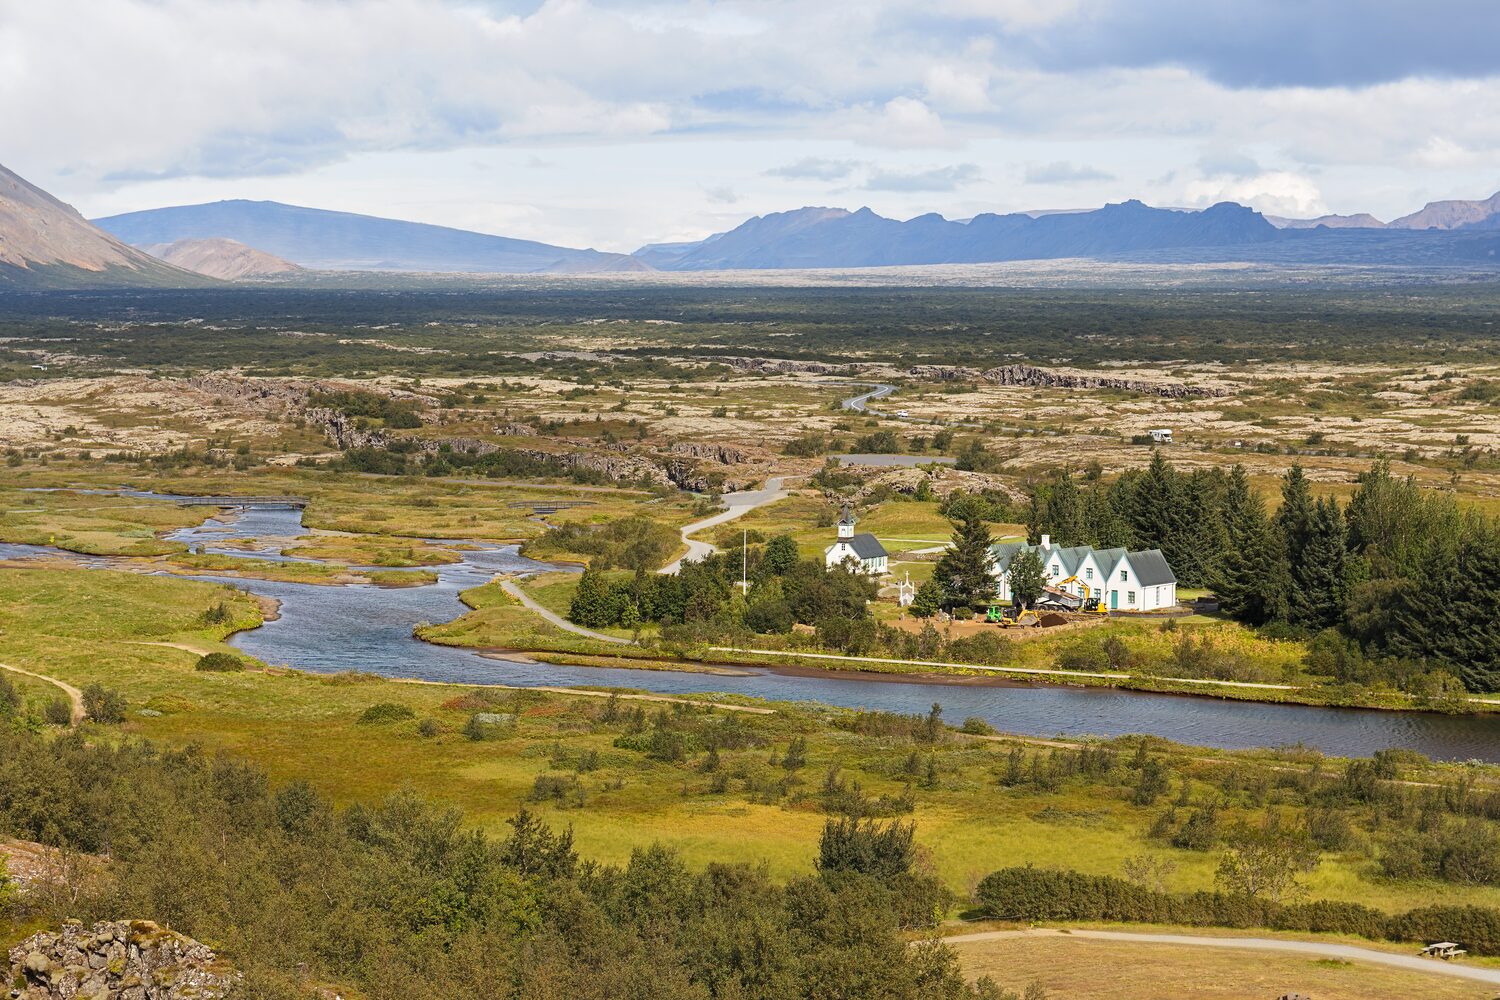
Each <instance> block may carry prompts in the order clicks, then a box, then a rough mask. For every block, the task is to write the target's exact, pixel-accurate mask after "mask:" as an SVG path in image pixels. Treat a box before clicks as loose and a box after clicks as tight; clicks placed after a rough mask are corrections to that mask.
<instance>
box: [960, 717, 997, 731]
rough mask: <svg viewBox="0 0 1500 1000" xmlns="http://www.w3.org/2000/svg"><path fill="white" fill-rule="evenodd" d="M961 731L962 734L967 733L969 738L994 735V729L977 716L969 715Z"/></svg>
mask: <svg viewBox="0 0 1500 1000" xmlns="http://www.w3.org/2000/svg"><path fill="white" fill-rule="evenodd" d="M961 729H962V731H963V732H966V733H968V734H969V735H970V736H993V735H995V727H994V726H992V725H990V724H989V723H988V722H985V721H984V720H983V719H981V718H980V717H979V716H977V715H971V716H969V717H968V718H967V719H965V720H964V724H963V726H962V727H961Z"/></svg>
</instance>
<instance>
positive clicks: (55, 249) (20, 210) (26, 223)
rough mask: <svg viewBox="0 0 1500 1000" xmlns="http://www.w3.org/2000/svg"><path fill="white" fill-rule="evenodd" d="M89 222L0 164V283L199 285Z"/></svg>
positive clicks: (44, 285)
mask: <svg viewBox="0 0 1500 1000" xmlns="http://www.w3.org/2000/svg"><path fill="white" fill-rule="evenodd" d="M205 281H206V279H205V278H203V277H202V276H200V275H197V274H194V273H192V272H189V271H186V270H183V269H181V268H178V267H174V266H172V265H171V264H168V263H165V262H163V261H160V260H157V259H156V258H154V257H152V256H150V255H149V254H146V253H144V252H142V251H140V250H137V249H136V248H134V247H131V246H127V245H126V244H125V243H124V242H122V241H120V240H119V239H116V238H115V237H114V236H111V235H110V234H109V233H106V232H104V231H103V230H101V229H99V228H98V227H97V226H94V225H93V224H91V223H90V222H89V221H88V220H86V219H85V218H84V217H83V216H82V215H80V214H79V212H78V210H77V209H75V208H73V206H71V205H69V204H67V203H66V202H64V201H62V200H61V199H59V198H57V197H55V196H54V195H52V194H49V193H48V192H46V191H43V190H42V189H41V188H39V187H37V186H36V185H35V184H32V183H31V182H30V181H28V180H26V179H25V178H24V177H21V176H20V175H19V174H17V173H15V172H14V171H12V170H10V169H8V168H6V167H4V166H0V287H13V288H71V287H94V286H109V285H148V286H165V285H185V286H192V285H201V284H204V283H205Z"/></svg>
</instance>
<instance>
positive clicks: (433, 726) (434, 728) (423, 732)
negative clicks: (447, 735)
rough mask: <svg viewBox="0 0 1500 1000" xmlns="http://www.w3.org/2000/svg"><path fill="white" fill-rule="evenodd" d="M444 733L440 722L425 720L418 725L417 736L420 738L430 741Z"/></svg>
mask: <svg viewBox="0 0 1500 1000" xmlns="http://www.w3.org/2000/svg"><path fill="white" fill-rule="evenodd" d="M442 731H443V727H442V726H440V725H438V721H437V720H436V719H423V720H422V721H421V722H419V723H417V734H418V735H420V736H425V737H427V738H428V739H431V738H432V737H434V736H436V735H437V734H438V733H440V732H442Z"/></svg>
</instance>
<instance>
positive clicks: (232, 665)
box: [193, 653, 245, 674]
mask: <svg viewBox="0 0 1500 1000" xmlns="http://www.w3.org/2000/svg"><path fill="white" fill-rule="evenodd" d="M193 669H195V670H203V671H206V672H208V673H213V674H232V673H237V672H238V671H241V670H244V669H245V661H244V660H242V659H240V658H239V657H238V656H235V655H233V654H232V653H208V654H206V655H204V656H202V657H199V659H198V664H197V666H196V667H194V668H193Z"/></svg>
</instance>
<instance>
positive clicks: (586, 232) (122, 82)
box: [0, 0, 1500, 250]
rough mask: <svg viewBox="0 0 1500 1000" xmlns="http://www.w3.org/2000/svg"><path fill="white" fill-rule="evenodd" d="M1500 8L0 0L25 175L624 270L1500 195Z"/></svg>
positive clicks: (935, 0)
mask: <svg viewBox="0 0 1500 1000" xmlns="http://www.w3.org/2000/svg"><path fill="white" fill-rule="evenodd" d="M1497 38H1500V3H1497V2H1495V0H1424V2H1421V3H1418V2H1416V0H1210V2H1205V0H859V2H845V0H660V2H651V0H640V2H632V0H514V2H507V0H0V163H4V164H5V165H6V166H8V167H10V168H11V169H13V170H15V171H17V172H18V173H21V174H22V175H23V176H26V177H28V178H29V179H31V180H33V181H35V182H36V183H38V184H40V185H42V186H43V187H46V188H47V189H49V190H51V191H52V192H54V193H55V194H57V195H58V196H59V197H62V198H64V199H65V200H67V201H69V202H71V203H73V204H74V205H76V206H77V207H78V208H79V209H80V210H81V211H83V212H84V213H85V214H86V215H90V216H99V215H105V214H112V213H115V212H124V211H132V210H136V209H143V208H154V207H159V206H163V205H173V204H187V203H193V202H201V201H213V200H217V199H221V198H256V199H261V198H264V199H274V200H278V201H285V202H291V203H294V204H303V205H312V206H316V207H320V208H335V209H341V210H346V211H355V212H366V213H370V214H376V215H385V216H392V217H397V218H404V219H416V220H420V221H426V222H437V223H442V224H446V225H453V226H460V227H463V228H468V229H477V230H482V231H485V232H493V233H500V234H503V235H511V236H522V237H526V238H531V239H540V240H545V241H547V242H551V243H560V244H565V245H571V246H595V247H598V248H601V249H609V250H630V249H634V248H635V247H637V246H639V245H640V244H642V243H645V242H655V241H663V240H677V239H695V238H699V237H702V236H704V235H707V234H708V233H710V232H714V231H716V230H720V229H725V228H729V227H731V226H733V225H736V224H737V223H739V222H740V221H742V220H743V219H744V218H746V217H747V216H750V215H755V214H761V213H765V212H770V211H779V210H784V209H788V208H795V207H798V206H801V205H838V206H844V207H848V208H856V207H859V206H861V205H868V206H870V207H871V208H873V209H875V210H876V211H877V212H880V213H882V214H885V215H890V216H895V217H900V218H906V217H910V216H913V215H918V214H921V213H924V212H933V211H935V212H939V213H942V214H943V215H946V216H948V217H949V218H965V217H968V216H971V215H973V214H975V213H978V212H984V211H1001V212H1003V211H1012V210H1024V209H1038V208H1071V207H1086V206H1096V205H1100V204H1103V203H1104V202H1106V201H1120V200H1123V199H1125V198H1129V197H1138V198H1141V199H1143V200H1145V201H1147V202H1148V203H1151V204H1157V205H1172V206H1202V205H1208V204H1211V203H1213V202H1215V201H1220V200H1225V199H1232V200H1236V201H1240V202H1242V203H1247V204H1250V205H1253V206H1255V207H1256V208H1259V209H1261V210H1263V211H1266V212H1270V213H1275V214H1283V215H1303V216H1305V215H1317V214H1321V213H1324V212H1329V211H1334V212H1356V211H1370V212H1374V213H1375V214H1376V215H1379V216H1380V217H1382V218H1391V217H1394V216H1396V215H1401V214H1404V213H1406V212H1409V211H1412V210H1414V209H1416V208H1418V207H1420V206H1421V205H1422V204H1423V203H1424V202H1426V201H1428V200H1431V199H1437V198H1453V197H1462V198H1473V197H1486V196H1488V195H1489V194H1491V193H1493V192H1495V191H1496V190H1497V189H1500V45H1497V44H1496V39H1497Z"/></svg>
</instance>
